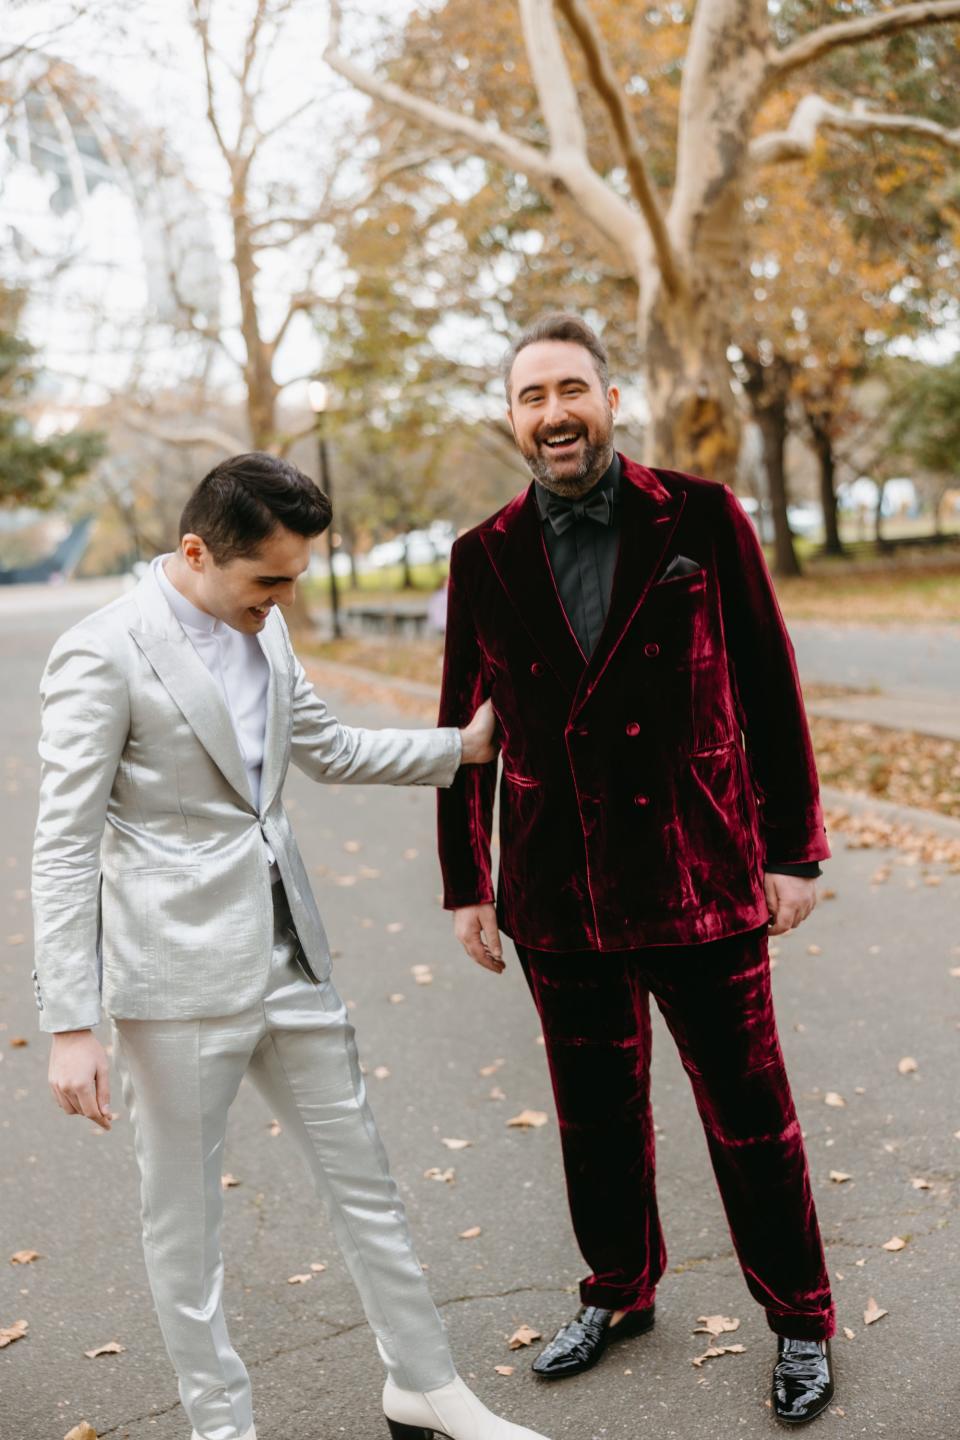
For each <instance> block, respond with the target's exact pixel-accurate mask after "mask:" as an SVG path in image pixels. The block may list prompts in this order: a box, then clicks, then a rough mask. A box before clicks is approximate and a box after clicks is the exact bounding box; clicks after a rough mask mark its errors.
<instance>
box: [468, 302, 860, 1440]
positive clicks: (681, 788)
mask: <svg viewBox="0 0 960 1440" xmlns="http://www.w3.org/2000/svg"><path fill="white" fill-rule="evenodd" d="M506 385H507V397H508V404H509V412H508V413H509V419H510V423H511V426H512V427H513V433H514V436H515V438H516V441H517V445H518V446H519V448H520V450H521V452H522V454H523V456H524V458H525V460H526V461H527V463H528V465H529V467H530V469H531V471H532V473H533V476H534V483H533V484H531V486H530V487H529V489H528V490H526V491H525V492H524V493H523V494H522V495H519V496H517V498H516V499H514V500H512V501H511V502H510V504H509V505H507V506H505V507H504V509H502V510H500V511H498V513H497V514H496V515H493V516H491V517H490V519H488V520H486V521H484V523H483V524H481V525H479V526H477V527H476V529H474V530H471V531H470V532H469V533H468V534H466V535H464V536H462V537H461V538H460V539H459V540H458V541H457V543H456V545H455V546H454V549H453V554H452V556H451V565H450V585H449V613H448V623H447V650H446V659H445V665H444V679H443V696H442V701H441V716H440V721H441V724H444V725H462V724H463V723H464V722H465V720H467V719H469V717H470V716H471V715H472V714H473V712H474V710H475V709H476V706H477V704H478V703H479V701H480V700H481V699H482V698H483V697H484V696H486V695H488V694H489V695H491V696H492V698H493V704H494V708H495V710H496V714H497V719H498V722H499V726H500V731H501V737H502V758H503V777H502V781H501V785H500V857H501V859H500V875H499V884H498V889H497V899H496V907H494V891H493V883H492V878H491V866H490V840H491V825H492V813H493V803H494V790H495V787H496V763H495V762H494V763H493V764H490V765H486V766H475V767H473V768H472V769H470V770H466V771H461V773H460V775H459V776H458V777H457V779H456V780H455V782H454V784H453V786H452V787H451V788H450V789H449V790H446V791H442V792H441V793H440V796H439V807H440V812H439V820H440V824H439V834H440V858H441V865H442V868H443V875H444V887H445V898H444V903H445V905H446V907H447V908H448V909H451V910H453V911H454V912H455V922H454V924H455V933H456V935H457V937H458V939H459V940H460V941H461V942H462V944H463V945H464V947H465V949H466V950H467V952H468V953H469V954H470V955H471V956H472V957H473V958H474V960H476V961H477V962H478V963H479V964H480V965H483V966H485V967H486V968H487V969H489V970H493V971H500V970H502V969H503V960H502V956H501V946H500V935H499V931H500V930H503V931H505V932H506V933H507V934H508V935H510V936H511V937H512V938H513V940H514V943H515V944H516V948H517V953H518V955H519V958H520V963H521V965H522V966H523V969H524V973H525V975H526V978H527V982H528V984H529V987H530V990H531V992H532V994H533V999H534V1002H535V1004H536V1007H537V1010H538V1012H539V1015H540V1019H541V1021H542V1025H543V1034H544V1040H545V1042H546V1049H547V1058H548V1061H549V1065H550V1073H551V1078H552V1081H553V1088H554V1095H555V1097H556V1104H557V1112H558V1117H559V1121H560V1132H561V1137H562V1146H563V1160H564V1167H565V1171H566V1179H567V1190H568V1195H569V1200H570V1210H571V1216H572V1219H573V1225H574V1230H575V1232H576V1236H577V1240H578V1243H579V1245H580V1248H581V1251H582V1253H583V1255H584V1258H585V1259H586V1261H587V1264H588V1266H589V1267H590V1271H591V1273H590V1274H589V1276H588V1277H587V1278H586V1279H585V1280H584V1281H583V1282H582V1283H581V1287H580V1292H581V1301H582V1307H581V1309H580V1310H579V1311H578V1313H577V1315H576V1316H575V1317H574V1318H573V1319H572V1320H571V1321H569V1322H568V1323H567V1324H565V1325H564V1326H562V1327H561V1329H560V1330H559V1331H558V1333H557V1335H556V1336H555V1337H554V1339H553V1340H552V1341H551V1342H550V1344H549V1345H548V1346H547V1347H546V1349H545V1350H544V1351H543V1352H542V1353H541V1354H540V1355H539V1356H538V1357H537V1359H536V1361H535V1362H534V1367H533V1368H534V1371H535V1372H536V1373H537V1374H538V1375H541V1376H543V1377H544V1378H560V1377H563V1376H567V1375H572V1374H575V1373H577V1372H579V1371H581V1370H584V1369H586V1368H588V1366H590V1365H592V1364H594V1363H595V1362H596V1360H597V1359H599V1357H600V1355H601V1354H602V1352H603V1350H604V1348H605V1347H606V1345H608V1344H609V1343H611V1341H612V1340H614V1339H616V1338H620V1337H622V1336H625V1335H636V1334H638V1333H640V1332H642V1331H644V1330H648V1329H649V1328H650V1327H651V1325H652V1324H653V1316H654V1293H655V1290H656V1286H657V1282H658V1281H659V1279H660V1277H661V1275H662V1274H663V1271H664V1268H665V1264H666V1251H665V1249H664V1244H663V1238H662V1235H661V1231H660V1223H659V1219H658V1215H657V1202H656V1193H655V1184H654V1132H653V1119H652V1114H651V1109H650V1099H649V1064H650V1014H649V997H650V995H651V994H652V995H653V997H654V999H655V1001H656V1003H657V1005H658V1006H659V1007H660V1010H661V1012H662V1014H663V1016H664V1019H665V1020H666V1023H667V1025H668V1027H669V1029H670V1031H671V1034H672V1035H673V1038H674V1040H675V1042H676V1044H677V1047H678V1049H679V1052H680V1056H681V1059H682V1061H683V1065H684V1067H685V1069H686V1071H687V1073H688V1075H689V1076H690V1081H691V1084H692V1086H693V1090H694V1095H695V1098H696V1103H697V1106H698V1108H699V1111H700V1116H701V1120H702V1122H703V1126H704V1130H705V1132H706V1139H707V1145H708V1147H709V1151H710V1156H711V1159H712V1162H713V1167H714V1171H715V1173H716V1177H717V1182H718V1185H719V1187H720V1192H721V1196H722V1199H723V1203H724V1206H725V1208H726V1213H727V1219H728V1221H729V1225H730V1230H731V1233H732V1235H733V1241H734V1245H735V1247H736V1252H737V1256H738V1258H739V1261H740V1264H741V1266H742V1269H743V1273H744V1276H745V1278H746V1282H747V1285H748V1287H749V1289H750V1292H751V1294H752V1295H753V1296H754V1298H755V1299H756V1300H757V1301H758V1302H759V1303H760V1304H761V1305H762V1306H764V1308H765V1310H766V1313H767V1319H768V1322H769V1324H770V1327H771V1329H772V1330H773V1331H774V1332H775V1333H776V1334H777V1336H778V1337H779V1338H778V1354H777V1360H776V1365H775V1369H774V1384H773V1404H774V1411H775V1413H776V1414H777V1416H778V1417H779V1418H781V1419H783V1420H786V1421H791V1422H793V1423H798V1422H802V1421H804V1420H809V1419H812V1418H813V1417H814V1416H815V1415H817V1414H819V1413H820V1412H821V1411H822V1410H823V1409H824V1408H825V1407H826V1405H827V1404H828V1403H829V1401H830V1399H831V1397H832V1394H833V1380H832V1374H831V1367H830V1353H829V1343H828V1342H829V1339H830V1337H831V1335H832V1334H833V1330H834V1312H833V1305H832V1301H831V1296H830V1286H829V1281H828V1278H827V1272H826V1268H825V1264H824V1257H823V1247H822V1244H821V1240H820V1232H819V1229H818V1225H817V1218H816V1212H815V1209H814V1202H813V1196H812V1194H811V1189H810V1180H809V1175H808V1171H807V1162H806V1156H805V1153H804V1147H803V1140H802V1137H801V1132H800V1126H799V1122H798V1120H797V1115H796V1111H795V1110H794V1106H793V1101H792V1098H791V1095H790V1087H789V1084H788V1081H787V1076H786V1073H785V1070H784V1064H783V1057H782V1054H781V1051H780V1045H779V1041H778V1038H777V1030H776V1023H775V1020H774V1014H773V1006H772V1001H771V994H770V967H769V960H768V956H767V936H768V934H774V935H777V934H782V933H784V932H785V931H787V930H790V929H792V928H793V927H794V926H795V925H797V924H799V923H800V922H801V921H802V920H803V919H805V918H806V916H807V915H808V914H809V913H810V911H811V910H812V909H813V907H814V904H815V903H816V887H815V877H816V876H817V875H819V874H820V866H819V863H818V862H819V861H820V860H822V859H824V858H826V857H827V856H828V855H829V853H830V851H829V847H828V845H827V841H826V837H825V833H824V827H823V817H822V813H821V809H820V802H819V795H818V785H817V774H816V768H815V764H814V758H813V752H812V748H811V744H810V737H809V733H808V729H807V724H806V719H805V716H804V710H803V702H802V698H801V694H800V688H799V684H798V680H797V672H796V666H795V663H794V656H793V649H792V646H791V644H790V640H789V638H788V636H787V632H786V629H785V627H784V623H783V619H782V617H781V614H780V610H779V608H778V605H777V601H776V598H775V595H774V591H773V587H772V584H771V581H770V576H769V574H768V572H767V568H766V565H765V563H764V560H763V555H762V553H761V550H760V546H759V544H758V542H757V539H756V536H755V534H754V531H753V528H752V526H751V524H750V522H749V520H748V519H747V518H746V516H745V514H744V512H743V510H742V509H741V507H740V505H739V504H738V502H737V500H736V499H735V498H734V496H733V494H732V493H731V491H730V490H729V489H728V488H727V487H726V486H724V485H719V484H716V483H715V482H712V481H709V480H703V479H699V478H697V477H695V476H692V475H684V474H680V473H678V472H677V471H673V470H659V469H658V470H652V469H647V468H646V467H644V466H642V465H638V464H636V463H635V462H633V461H632V460H628V459H627V458H626V457H625V456H622V455H618V454H617V453H616V452H615V450H614V448H613V426H614V419H615V416H616V411H617V406H618V403H619V395H618V392H617V390H616V388H615V387H613V386H610V385H609V382H608V373H607V358H606V353H605V351H604V348H603V346H602V344H601V342H600V341H599V340H598V338H597V336H596V335H595V334H594V333H593V331H592V330H590V329H589V327H588V326H586V325H585V324H584V323H583V322H582V321H580V320H579V319H578V318H577V317H574V316H569V315H566V316H564V315H553V316H547V317H546V318H545V319H543V320H541V321H540V322H538V323H537V324H536V325H535V326H533V327H532V328H531V329H530V330H528V331H527V332H525V333H524V335H522V336H521V337H520V339H519V340H518V341H517V342H516V344H515V345H514V347H513V349H512V350H511V352H510V355H509V356H508V361H507V366H506Z"/></svg>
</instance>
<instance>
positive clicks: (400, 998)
mask: <svg viewBox="0 0 960 1440" xmlns="http://www.w3.org/2000/svg"><path fill="white" fill-rule="evenodd" d="M406 998H407V997H406V995H401V994H400V991H399V990H395V991H394V993H393V994H392V995H391V996H390V1004H391V1005H402V1004H403V1002H404V1000H406Z"/></svg>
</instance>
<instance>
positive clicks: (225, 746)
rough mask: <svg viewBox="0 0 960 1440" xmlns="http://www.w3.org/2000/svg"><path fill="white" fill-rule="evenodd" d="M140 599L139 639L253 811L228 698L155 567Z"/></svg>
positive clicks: (141, 588) (146, 578)
mask: <svg viewBox="0 0 960 1440" xmlns="http://www.w3.org/2000/svg"><path fill="white" fill-rule="evenodd" d="M136 598H137V606H138V609H139V611H140V614H141V617H142V619H143V622H144V623H143V628H141V629H131V632H130V633H131V635H132V636H133V639H134V640H135V641H136V643H137V645H138V646H139V647H140V649H141V650H142V651H143V654H144V655H145V656H146V658H147V660H148V661H149V663H150V665H151V667H152V668H153V670H154V673H155V674H156V676H157V678H158V680H159V681H160V682H161V684H162V685H163V686H164V688H165V690H166V691H167V694H168V695H169V696H170V698H171V700H173V702H174V704H175V705H176V706H177V709H178V710H179V711H180V713H181V714H182V715H183V717H184V719H185V720H186V722H187V724H188V725H189V726H190V728H191V729H192V730H193V732H194V734H195V735H196V737H197V739H198V740H199V741H200V744H201V745H202V746H203V748H204V749H205V750H206V751H207V753H208V755H209V756H210V758H211V759H212V760H213V762H214V763H215V764H216V765H217V767H218V768H219V769H220V771H221V772H222V774H223V775H224V777H225V778H226V779H227V780H228V781H229V783H230V784H231V785H232V786H233V788H234V790H236V792H237V794H238V795H239V796H240V797H241V799H242V800H244V801H245V803H246V804H247V805H248V806H249V807H250V809H251V810H253V809H254V808H255V807H254V804H253V798H252V796H251V794H250V785H249V782H248V780H247V771H246V767H245V766H244V763H243V757H242V756H241V754H240V747H239V745H238V744H237V737H236V734H235V733H234V729H233V722H232V721H231V719H230V713H229V711H228V710H227V706H226V702H225V701H224V698H223V696H222V695H221V694H220V691H219V690H218V689H217V685H216V682H215V681H214V679H213V677H212V675H211V674H210V672H209V670H208V669H207V667H206V666H205V665H204V663H203V661H202V660H201V659H200V656H199V655H198V654H197V652H196V650H194V648H193V646H192V645H191V644H190V641H189V640H188V639H187V636H186V635H185V634H184V631H183V628H182V626H181V625H180V622H179V621H178V620H177V618H176V616H175V615H174V614H173V611H172V610H171V609H170V606H169V605H168V604H167V601H166V599H165V597H164V595H163V592H162V591H161V589H160V587H159V585H158V584H157V581H156V579H155V577H154V575H153V574H152V572H149V571H148V573H147V574H146V575H145V576H144V578H143V580H142V581H141V582H140V585H139V586H138V587H137V596H136ZM271 685H272V667H271Z"/></svg>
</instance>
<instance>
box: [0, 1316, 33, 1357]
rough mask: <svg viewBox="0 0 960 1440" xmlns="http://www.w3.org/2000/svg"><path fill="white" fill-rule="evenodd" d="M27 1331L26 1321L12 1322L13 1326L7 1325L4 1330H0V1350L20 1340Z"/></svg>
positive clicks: (28, 1327)
mask: <svg viewBox="0 0 960 1440" xmlns="http://www.w3.org/2000/svg"><path fill="white" fill-rule="evenodd" d="M29 1329H30V1326H29V1325H28V1324H27V1322H26V1320H14V1322H13V1324H12V1325H8V1326H7V1328H6V1329H3V1328H0V1350H3V1349H4V1347H5V1346H7V1345H12V1344H13V1342H14V1340H22V1339H23V1337H24V1335H26V1333H27V1331H28V1330H29Z"/></svg>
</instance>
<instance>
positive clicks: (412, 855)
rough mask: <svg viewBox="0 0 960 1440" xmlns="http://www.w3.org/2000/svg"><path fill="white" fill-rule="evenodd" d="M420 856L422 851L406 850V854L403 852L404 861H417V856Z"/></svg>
mask: <svg viewBox="0 0 960 1440" xmlns="http://www.w3.org/2000/svg"><path fill="white" fill-rule="evenodd" d="M419 854H420V851H419V850H413V849H410V850H404V852H403V858H404V860H416V858H417V856H418V855H419Z"/></svg>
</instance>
